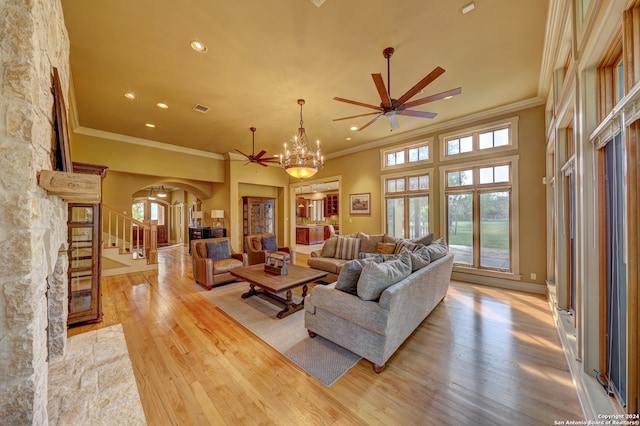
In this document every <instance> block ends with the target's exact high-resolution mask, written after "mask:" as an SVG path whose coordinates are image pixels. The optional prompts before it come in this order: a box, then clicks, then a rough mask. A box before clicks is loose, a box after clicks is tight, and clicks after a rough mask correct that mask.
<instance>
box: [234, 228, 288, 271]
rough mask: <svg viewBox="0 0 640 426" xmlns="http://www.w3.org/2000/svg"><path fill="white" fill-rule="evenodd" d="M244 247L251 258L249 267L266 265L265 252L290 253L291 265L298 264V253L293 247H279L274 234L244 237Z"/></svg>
mask: <svg viewBox="0 0 640 426" xmlns="http://www.w3.org/2000/svg"><path fill="white" fill-rule="evenodd" d="M244 247H245V249H246V252H247V256H248V258H249V265H255V264H257V263H264V259H265V252H267V251H280V252H285V253H289V264H291V265H293V264H295V263H296V252H295V250H294V249H293V247H278V243H277V242H276V236H275V235H273V234H255V235H247V236H246V237H244Z"/></svg>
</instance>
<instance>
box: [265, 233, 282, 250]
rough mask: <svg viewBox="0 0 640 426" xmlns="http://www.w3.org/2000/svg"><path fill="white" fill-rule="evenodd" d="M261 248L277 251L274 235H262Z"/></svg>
mask: <svg viewBox="0 0 640 426" xmlns="http://www.w3.org/2000/svg"><path fill="white" fill-rule="evenodd" d="M262 250H268V251H278V243H277V242H276V236H275V235H270V236H268V237H262Z"/></svg>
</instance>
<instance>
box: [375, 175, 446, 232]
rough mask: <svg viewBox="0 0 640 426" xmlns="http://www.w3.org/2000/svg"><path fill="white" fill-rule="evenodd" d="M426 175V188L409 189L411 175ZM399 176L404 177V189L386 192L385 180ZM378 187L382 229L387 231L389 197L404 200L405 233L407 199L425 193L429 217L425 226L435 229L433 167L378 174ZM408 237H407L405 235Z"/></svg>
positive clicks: (430, 229)
mask: <svg viewBox="0 0 640 426" xmlns="http://www.w3.org/2000/svg"><path fill="white" fill-rule="evenodd" d="M425 175H426V176H427V177H428V188H427V189H426V190H413V191H412V190H410V189H409V178H412V177H418V176H425ZM399 178H403V179H405V190H404V191H399V192H389V193H388V192H387V185H386V183H387V180H388V179H399ZM380 187H381V188H382V191H381V192H382V197H381V199H382V210H381V211H382V215H381V221H382V228H381V229H384V232H385V233H388V229H387V199H391V198H396V199H397V198H403V199H404V200H405V201H407V202H405V206H404V209H405V212H404V213H405V223H404V231H405V233H407V235H408V232H409V228H408V224H407V222H406V219H407V215H406V213H407V209H408V205H409V204H408V200H409V198H411V197H415V196H419V195H426V196H427V197H428V198H429V200H428V203H427V209H428V215H429V217H428V218H427V226H428V232H429V233H431V232H434V229H435V227H434V226H435V225H434V214H433V212H434V210H433V209H434V192H433V189H432V188H433V168H427V169H421V170H416V171H413V172H396V173H387V174H384V175H381V176H380ZM407 238H408V237H407Z"/></svg>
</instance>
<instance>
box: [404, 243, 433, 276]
mask: <svg viewBox="0 0 640 426" xmlns="http://www.w3.org/2000/svg"><path fill="white" fill-rule="evenodd" d="M409 256H411V272H412V273H413V272H415V271H417V270H418V269H422V268H424V267H425V266H427V265H428V264H429V263H431V256H430V255H429V250H427V247H426V246H425V247H420V248H419V249H418V250H416V251H410V252H409Z"/></svg>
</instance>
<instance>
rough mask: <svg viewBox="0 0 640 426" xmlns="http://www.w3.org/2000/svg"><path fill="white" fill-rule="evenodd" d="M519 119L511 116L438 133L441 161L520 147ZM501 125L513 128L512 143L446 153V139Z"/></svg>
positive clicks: (456, 159)
mask: <svg viewBox="0 0 640 426" xmlns="http://www.w3.org/2000/svg"><path fill="white" fill-rule="evenodd" d="M518 121H519V117H510V118H506V119H504V120H498V121H493V122H491V123H484V124H479V125H477V126H473V127H467V128H466V129H460V130H456V131H455V132H449V133H443V134H441V135H438V140H439V141H440V161H441V162H450V161H460V160H461V159H462V160H464V159H467V158H470V157H478V156H481V155H486V154H493V155H495V154H496V153H500V152H504V151H514V150H517V149H518ZM501 126H509V127H510V128H511V144H510V145H504V146H498V147H495V148H487V149H479V150H476V151H471V152H463V153H461V154H454V155H446V153H447V143H446V139H450V138H452V137H456V136H466V135H469V134H471V133H476V132H481V131H483V130H491V129H495V128H497V127H501Z"/></svg>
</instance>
